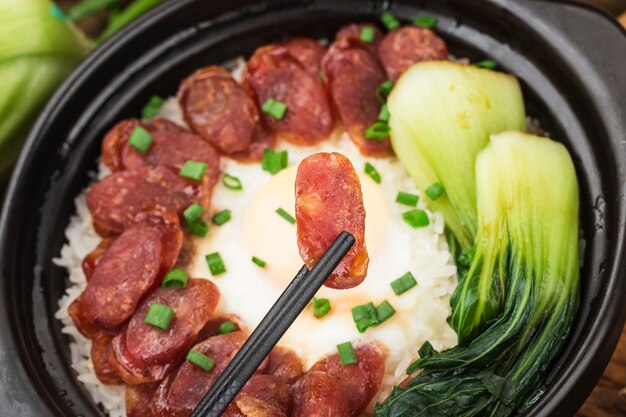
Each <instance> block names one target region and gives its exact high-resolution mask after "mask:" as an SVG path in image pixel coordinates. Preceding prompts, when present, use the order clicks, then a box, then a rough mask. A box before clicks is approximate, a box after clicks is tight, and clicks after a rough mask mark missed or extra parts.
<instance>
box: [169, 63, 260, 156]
mask: <svg viewBox="0 0 626 417" xmlns="http://www.w3.org/2000/svg"><path fill="white" fill-rule="evenodd" d="M178 102H179V104H180V107H181V109H182V112H183V116H184V118H185V121H186V122H187V124H188V125H189V126H190V127H191V129H193V131H194V132H197V133H198V134H199V135H200V136H202V137H203V138H204V139H206V140H207V141H209V142H210V143H211V144H213V145H214V146H216V147H217V148H218V149H219V150H220V151H222V152H223V153H225V154H231V153H235V152H243V151H246V150H247V149H248V148H249V147H250V145H251V144H252V141H253V139H254V137H255V132H256V131H257V129H258V128H259V120H260V118H259V110H258V109H257V106H256V104H255V103H254V100H253V99H252V98H251V97H250V96H249V95H248V93H247V92H246V91H245V90H244V89H243V88H241V87H240V86H239V84H237V82H236V81H235V80H234V79H233V78H232V76H231V75H230V73H229V72H228V71H225V70H223V69H222V68H220V67H216V66H211V67H207V68H202V69H200V70H198V71H196V72H194V73H193V74H192V75H191V76H190V77H189V78H187V79H185V80H184V81H183V83H182V84H181V86H180V89H179V90H178Z"/></svg>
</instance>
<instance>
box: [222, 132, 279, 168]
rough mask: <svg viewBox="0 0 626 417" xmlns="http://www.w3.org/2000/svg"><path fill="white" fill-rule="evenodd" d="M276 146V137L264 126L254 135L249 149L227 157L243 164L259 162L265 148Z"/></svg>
mask: <svg viewBox="0 0 626 417" xmlns="http://www.w3.org/2000/svg"><path fill="white" fill-rule="evenodd" d="M275 144H276V137H275V136H274V135H273V134H272V133H271V132H269V131H268V129H267V128H266V127H264V126H260V127H259V129H258V130H257V132H256V133H255V135H254V139H253V140H252V144H250V147H249V148H248V149H246V150H245V151H242V152H235V153H232V154H230V155H228V156H229V157H230V158H233V159H236V160H237V161H239V162H243V163H253V162H260V161H262V160H263V153H264V152H265V149H267V148H273V147H274V145H275Z"/></svg>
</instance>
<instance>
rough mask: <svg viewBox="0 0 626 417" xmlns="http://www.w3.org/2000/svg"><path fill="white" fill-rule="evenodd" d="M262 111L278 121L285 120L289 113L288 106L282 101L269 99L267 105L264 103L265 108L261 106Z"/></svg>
mask: <svg viewBox="0 0 626 417" xmlns="http://www.w3.org/2000/svg"><path fill="white" fill-rule="evenodd" d="M261 110H263V112H264V113H267V114H269V115H270V116H272V117H273V118H274V119H276V120H283V118H284V117H285V113H286V112H287V105H286V104H285V103H283V102H282V101H277V100H274V99H273V98H268V99H267V100H266V101H265V103H263V106H261Z"/></svg>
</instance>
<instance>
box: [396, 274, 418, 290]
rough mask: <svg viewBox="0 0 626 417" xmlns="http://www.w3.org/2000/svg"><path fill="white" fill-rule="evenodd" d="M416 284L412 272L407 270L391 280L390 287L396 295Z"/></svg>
mask: <svg viewBox="0 0 626 417" xmlns="http://www.w3.org/2000/svg"><path fill="white" fill-rule="evenodd" d="M416 285H417V280H416V279H415V277H414V276H413V274H412V273H410V272H407V273H406V274H404V275H402V276H401V277H400V278H398V279H396V280H394V281H392V282H391V288H392V289H393V292H394V293H395V294H396V295H401V294H404V293H405V292H407V291H408V290H410V289H411V288H413V287H415V286H416Z"/></svg>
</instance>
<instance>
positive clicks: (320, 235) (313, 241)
mask: <svg viewBox="0 0 626 417" xmlns="http://www.w3.org/2000/svg"><path fill="white" fill-rule="evenodd" d="M296 225H297V237H298V249H299V250H300V256H301V257H302V259H303V260H304V263H305V264H306V266H307V267H308V268H309V269H310V268H312V267H313V266H314V265H315V264H316V263H317V261H318V260H319V258H320V257H321V256H322V255H323V254H324V252H325V251H326V250H327V249H328V247H329V246H330V245H331V244H332V243H333V242H334V240H335V239H336V238H337V236H339V234H340V233H341V232H342V231H344V230H345V231H347V232H349V233H351V234H352V235H353V236H354V238H355V240H356V242H355V243H354V245H353V246H352V248H350V251H349V252H348V253H347V254H346V256H345V257H344V258H343V259H342V261H341V263H340V264H339V265H338V266H337V268H336V269H335V271H334V272H333V273H332V274H331V276H330V277H329V278H328V280H327V281H326V283H325V284H324V285H326V286H327V287H331V288H338V289H345V288H352V287H355V286H357V285H359V284H360V283H361V282H363V280H364V279H365V276H366V274H367V266H368V264H369V256H368V254H367V249H366V247H365V208H364V207H363V195H362V193H361V182H360V181H359V177H358V175H357V174H356V171H355V170H354V167H353V166H352V163H351V162H350V160H349V159H348V158H346V157H345V156H343V155H342V154H339V153H334V152H333V153H317V154H314V155H311V156H309V157H307V158H305V159H304V160H303V161H302V162H301V163H300V166H299V167H298V174H297V176H296Z"/></svg>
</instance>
